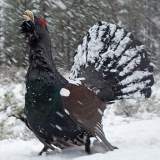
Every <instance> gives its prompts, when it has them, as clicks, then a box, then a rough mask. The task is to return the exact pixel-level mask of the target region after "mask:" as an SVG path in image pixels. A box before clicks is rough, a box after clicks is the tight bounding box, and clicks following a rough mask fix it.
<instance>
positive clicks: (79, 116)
mask: <svg viewBox="0 0 160 160" xmlns="http://www.w3.org/2000/svg"><path fill="white" fill-rule="evenodd" d="M30 16H31V18H30ZM24 17H25V18H26V21H24V22H23V24H22V26H21V28H22V33H25V34H26V37H27V39H28V45H29V47H30V52H29V68H28V72H27V75H26V95H25V114H26V118H27V119H26V121H25V123H26V124H27V126H28V127H29V128H30V129H31V130H32V131H33V132H34V134H35V135H36V136H37V138H38V139H39V140H40V141H41V142H42V143H43V144H44V148H43V150H42V151H41V152H40V154H42V152H43V151H46V150H47V149H48V148H50V149H54V148H55V147H58V148H60V149H64V148H66V147H70V146H75V145H77V146H81V145H85V151H86V152H87V153H90V137H95V138H97V140H99V141H100V143H101V144H102V145H103V147H104V148H105V150H106V151H112V150H114V149H116V147H114V146H112V145H111V144H110V143H109V142H108V141H107V139H106V138H105V134H104V132H103V129H102V128H103V127H102V125H101V120H102V116H103V112H104V110H105V106H106V103H105V102H104V101H102V100H101V99H100V98H101V97H100V98H99V97H98V96H96V94H95V93H94V92H93V91H91V90H90V89H88V88H87V87H85V86H83V85H74V84H71V83H69V82H68V81H67V80H66V79H65V78H64V77H63V76H62V75H61V74H60V73H59V72H58V71H57V69H56V66H55V64H54V59H53V55H52V54H53V53H52V50H51V40H50V37H49V32H48V29H47V26H46V21H45V20H44V19H42V18H36V17H34V18H33V17H32V14H31V13H30V11H27V12H26V13H25V16H24ZM28 19H30V20H28ZM97 32H98V31H97ZM104 38H105V37H104ZM88 41H89V40H88ZM83 46H84V45H83ZM94 47H95V46H92V49H93V48H94ZM85 49H87V48H85ZM96 58H97V57H96ZM75 65H76V64H75ZM102 65H103V64H102ZM87 66H89V63H88V64H87ZM90 66H92V65H90ZM76 67H78V69H80V68H79V67H81V66H78V65H76ZM76 67H75V68H76ZM86 68H87V67H86ZM76 69H77V68H76ZM75 71H76V70H75ZM78 71H79V70H78ZM92 71H93V70H92ZM98 74H99V73H98V72H97V73H96V74H94V72H93V75H96V76H97V77H98ZM115 78H117V77H115ZM118 78H119V77H118ZM111 79H112V80H113V81H112V83H110V84H109V85H111V87H112V85H114V84H116V83H117V79H116V80H115V81H114V78H111ZM98 82H99V83H100V84H101V83H103V82H104V84H107V85H108V83H105V81H104V80H103V81H101V82H100V81H98ZM109 82H111V81H109ZM106 87H107V86H106ZM64 91H65V92H66V93H64ZM105 91H106V94H105V96H106V95H109V94H110V93H112V92H110V90H105ZM111 96H112V95H111ZM112 97H113V96H112ZM111 99H113V98H111Z"/></svg>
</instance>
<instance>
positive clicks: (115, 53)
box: [70, 22, 154, 101]
mask: <svg viewBox="0 0 160 160" xmlns="http://www.w3.org/2000/svg"><path fill="white" fill-rule="evenodd" d="M70 77H71V78H72V79H73V78H79V77H84V78H85V81H84V83H85V84H86V85H87V86H88V87H90V88H91V89H93V90H94V91H95V92H96V94H97V95H98V96H99V97H100V98H101V99H102V100H105V101H108V100H109V101H111V100H116V99H123V98H133V97H134V98H135V97H136V98H137V97H142V96H144V97H147V98H148V97H150V95H151V86H152V85H153V83H154V79H153V67H152V65H151V63H150V60H149V55H148V54H147V52H146V50H145V47H144V46H143V45H142V44H141V43H140V42H139V41H137V40H135V39H134V37H133V35H132V34H131V33H130V32H127V31H126V30H125V29H123V28H121V27H119V26H117V25H115V24H110V23H106V22H99V23H97V24H95V25H94V26H93V27H91V28H90V29H89V31H88V32H87V35H86V36H85V37H84V38H83V41H82V43H81V44H80V45H79V46H78V49H77V51H76V55H75V57H74V64H73V66H72V69H71V76H70Z"/></svg>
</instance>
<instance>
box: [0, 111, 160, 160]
mask: <svg viewBox="0 0 160 160" xmlns="http://www.w3.org/2000/svg"><path fill="white" fill-rule="evenodd" d="M142 117H143V118H142ZM104 122H105V123H104V130H105V133H106V136H107V137H108V139H109V140H110V142H111V143H112V144H113V145H115V146H117V147H119V149H118V150H115V151H112V152H108V153H94V154H92V155H86V154H85V153H84V150H83V148H74V149H73V148H72V149H67V150H64V151H62V152H53V151H51V152H49V154H47V155H46V154H44V155H42V156H38V155H37V154H38V152H39V151H40V149H41V148H42V144H41V143H40V142H38V140H36V139H32V140H28V141H23V140H20V139H16V140H3V141H0V160H53V159H56V160H71V159H75V160H88V159H92V160H107V159H108V160H160V151H159V148H160V136H159V133H160V125H159V124H160V117H157V116H154V115H145V114H143V116H141V118H139V117H137V118H126V117H124V118H123V117H121V116H115V115H113V114H112V113H111V112H110V111H106V113H105V116H104Z"/></svg>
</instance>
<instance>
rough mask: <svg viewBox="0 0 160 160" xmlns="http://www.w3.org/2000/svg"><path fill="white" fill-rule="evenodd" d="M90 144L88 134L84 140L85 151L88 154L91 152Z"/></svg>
mask: <svg viewBox="0 0 160 160" xmlns="http://www.w3.org/2000/svg"><path fill="white" fill-rule="evenodd" d="M90 144H91V141H90V136H89V135H87V137H86V142H85V151H86V153H88V154H91V148H90Z"/></svg>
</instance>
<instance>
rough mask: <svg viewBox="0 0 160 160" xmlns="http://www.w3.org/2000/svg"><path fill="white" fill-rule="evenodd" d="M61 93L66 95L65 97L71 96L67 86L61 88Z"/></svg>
mask: <svg viewBox="0 0 160 160" xmlns="http://www.w3.org/2000/svg"><path fill="white" fill-rule="evenodd" d="M60 95H61V96H64V97H69V95H70V91H69V90H68V89H66V88H62V89H61V90H60Z"/></svg>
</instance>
